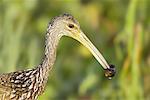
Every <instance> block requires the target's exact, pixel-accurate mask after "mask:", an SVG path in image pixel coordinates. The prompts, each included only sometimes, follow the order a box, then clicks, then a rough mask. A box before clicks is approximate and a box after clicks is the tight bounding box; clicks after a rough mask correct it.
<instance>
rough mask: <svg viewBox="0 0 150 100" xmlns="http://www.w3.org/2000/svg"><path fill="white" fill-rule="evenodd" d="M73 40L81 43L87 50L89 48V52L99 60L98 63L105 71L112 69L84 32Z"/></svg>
mask: <svg viewBox="0 0 150 100" xmlns="http://www.w3.org/2000/svg"><path fill="white" fill-rule="evenodd" d="M73 38H74V39H76V40H77V41H79V42H80V43H81V44H83V45H84V46H85V47H86V48H88V49H89V51H90V52H91V53H92V54H93V56H94V57H95V58H96V59H97V61H98V62H99V63H100V64H101V65H102V67H103V68H104V69H110V66H109V64H108V63H107V61H106V60H105V58H104V57H103V56H102V54H101V53H100V52H99V51H98V50H97V48H96V47H95V46H94V45H93V44H92V42H91V41H90V40H89V39H88V38H87V37H86V35H85V34H84V33H83V32H82V31H80V33H79V35H78V36H75V37H73Z"/></svg>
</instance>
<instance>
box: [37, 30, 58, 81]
mask: <svg viewBox="0 0 150 100" xmlns="http://www.w3.org/2000/svg"><path fill="white" fill-rule="evenodd" d="M58 34H59V33H58V31H57V30H52V31H50V30H49V31H48V32H47V33H46V37H45V38H46V40H45V53H44V58H43V61H42V63H41V65H40V66H39V69H40V70H41V73H40V74H41V75H42V76H43V78H44V79H43V80H45V81H47V79H48V76H49V72H50V71H51V69H52V67H53V65H54V62H55V59H56V49H57V45H58V42H59V40H60V38H61V36H59V35H58Z"/></svg>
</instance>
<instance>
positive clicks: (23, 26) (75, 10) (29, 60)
mask: <svg viewBox="0 0 150 100" xmlns="http://www.w3.org/2000/svg"><path fill="white" fill-rule="evenodd" d="M149 10H150V0H0V72H1V73H6V72H12V71H16V70H22V69H28V68H33V67H36V66H37V65H38V64H39V63H40V61H41V59H42V56H43V54H44V43H45V41H44V40H45V33H46V28H47V25H48V23H49V21H50V20H51V19H52V18H53V17H55V16H57V15H60V14H63V13H70V14H72V15H73V16H74V17H75V18H76V19H77V20H78V21H79V23H80V25H81V29H82V30H83V32H84V33H85V34H86V35H87V36H88V37H89V39H90V40H91V41H92V42H93V44H94V45H95V46H96V47H97V48H98V49H99V50H100V51H101V52H102V54H103V55H104V57H105V58H106V59H107V61H108V62H109V63H111V64H114V65H115V66H116V69H117V73H116V76H115V77H114V78H113V79H112V80H108V79H107V78H106V77H105V76H104V71H103V70H102V67H101V65H99V63H98V62H97V61H96V59H95V58H94V57H93V56H92V54H91V53H90V52H89V51H88V50H87V49H86V48H85V47H83V46H82V45H81V44H79V42H77V41H75V40H73V39H71V38H68V37H63V38H62V39H61V40H60V43H59V46H58V49H57V60H56V62H55V65H54V67H53V70H52V71H51V73H50V76H49V81H48V84H47V87H46V90H45V92H44V94H43V95H41V96H40V97H39V100H150V13H149Z"/></svg>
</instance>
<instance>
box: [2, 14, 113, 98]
mask: <svg viewBox="0 0 150 100" xmlns="http://www.w3.org/2000/svg"><path fill="white" fill-rule="evenodd" d="M62 36H69V37H71V38H73V39H75V40H77V41H79V42H80V43H82V44H83V45H84V46H85V47H87V48H88V49H89V51H90V52H91V53H92V54H93V55H94V57H95V58H96V59H97V60H98V62H99V63H100V64H101V65H102V67H103V69H104V70H105V76H107V77H109V78H110V77H112V76H114V74H115V69H114V66H113V65H109V64H108V63H107V62H106V60H105V59H104V57H103V56H102V55H101V53H100V52H99V51H98V50H97V49H96V47H95V46H94V45H93V44H92V43H91V42H90V40H89V39H88V38H87V37H86V35H85V34H84V33H83V32H82V30H81V29H80V25H79V23H78V22H77V20H76V19H75V18H74V17H73V16H72V15H70V14H62V15H59V16H57V17H55V18H53V19H52V20H51V22H50V23H49V24H48V27H47V32H46V40H45V53H44V57H43V60H42V61H41V63H40V64H39V65H38V66H37V67H35V68H33V69H27V70H21V71H16V72H10V73H4V74H0V100H37V98H38V96H39V95H41V94H42V93H43V92H44V89H45V86H46V83H47V80H48V76H49V73H50V71H51V69H52V66H53V64H54V62H55V59H56V49H57V45H58V42H59V40H60V38H61V37H62Z"/></svg>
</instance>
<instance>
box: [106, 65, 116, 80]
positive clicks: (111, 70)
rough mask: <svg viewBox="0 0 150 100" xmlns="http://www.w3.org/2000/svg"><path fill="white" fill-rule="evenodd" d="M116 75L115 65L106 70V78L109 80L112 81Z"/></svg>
mask: <svg viewBox="0 0 150 100" xmlns="http://www.w3.org/2000/svg"><path fill="white" fill-rule="evenodd" d="M115 73H116V69H115V66H114V65H110V68H109V69H105V76H106V77H107V78H108V79H112V77H114V76H115Z"/></svg>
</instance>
